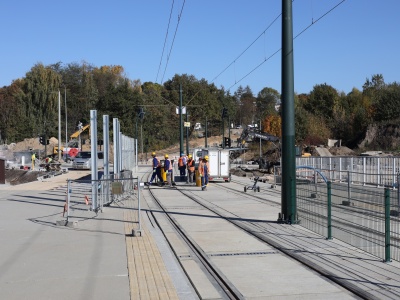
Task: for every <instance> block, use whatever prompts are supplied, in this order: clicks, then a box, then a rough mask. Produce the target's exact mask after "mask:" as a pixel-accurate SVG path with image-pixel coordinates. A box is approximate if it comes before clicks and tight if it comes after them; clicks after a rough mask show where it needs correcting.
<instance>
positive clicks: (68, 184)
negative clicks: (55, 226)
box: [66, 179, 71, 223]
mask: <svg viewBox="0 0 400 300" xmlns="http://www.w3.org/2000/svg"><path fill="white" fill-rule="evenodd" d="M70 191H71V181H70V180H69V179H67V203H66V204H67V223H68V218H69V203H70V198H69V197H70Z"/></svg>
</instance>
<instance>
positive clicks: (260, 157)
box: [259, 119, 262, 162]
mask: <svg viewBox="0 0 400 300" xmlns="http://www.w3.org/2000/svg"><path fill="white" fill-rule="evenodd" d="M259 130H260V135H261V134H262V132H261V119H260V129H259ZM261 158H262V150H261V137H260V162H261Z"/></svg>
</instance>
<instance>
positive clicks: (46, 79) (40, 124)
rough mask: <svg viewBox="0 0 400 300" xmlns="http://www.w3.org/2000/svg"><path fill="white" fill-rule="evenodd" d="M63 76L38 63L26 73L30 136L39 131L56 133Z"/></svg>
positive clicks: (25, 83)
mask: <svg viewBox="0 0 400 300" xmlns="http://www.w3.org/2000/svg"><path fill="white" fill-rule="evenodd" d="M61 81H62V79H61V76H60V74H58V73H57V72H56V71H54V70H53V69H52V68H51V67H45V66H44V65H43V64H41V63H38V64H36V65H35V66H33V67H32V68H31V70H30V71H29V72H28V73H26V77H25V79H24V87H23V91H24V98H23V101H24V104H25V112H26V117H27V119H28V120H29V123H30V130H29V132H27V135H28V136H35V135H37V133H38V132H39V131H48V132H50V133H54V132H56V130H57V128H58V125H57V120H58V118H57V111H58V94H57V93H58V91H59V88H60V85H61Z"/></svg>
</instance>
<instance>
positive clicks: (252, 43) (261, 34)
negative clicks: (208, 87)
mask: <svg viewBox="0 0 400 300" xmlns="http://www.w3.org/2000/svg"><path fill="white" fill-rule="evenodd" d="M281 15H282V13H280V14H279V15H278V16H277V17H276V18H275V19H274V20H273V21H272V22H271V24H269V25H268V27H267V28H265V29H264V31H263V32H261V33H260V35H259V36H258V37H257V38H256V39H255V40H254V41H253V42H251V44H250V45H249V46H247V48H246V49H244V50H243V51H242V53H240V54H239V56H238V57H236V58H235V59H234V60H233V61H232V62H231V63H230V64H229V65H228V66H227V67H226V68H225V69H223V70H222V71H221V72H220V73H219V74H218V75H217V76H215V78H214V79H213V80H212V81H211V83H212V82H214V81H215V80H216V79H217V78H218V77H219V76H220V75H221V74H223V73H224V72H225V71H226V70H227V69H228V68H229V67H230V66H232V65H233V64H234V63H236V61H237V60H238V59H239V58H240V57H241V56H242V55H243V54H244V53H245V52H246V51H247V50H249V49H250V47H251V46H253V45H254V43H255V42H257V41H258V39H259V38H260V37H261V36H263V34H265V32H266V31H267V30H268V29H269V28H270V27H271V26H272V25H273V24H274V23H275V22H276V20H278V19H279V17H280V16H281Z"/></svg>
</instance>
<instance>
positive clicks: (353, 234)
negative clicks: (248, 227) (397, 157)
mask: <svg viewBox="0 0 400 300" xmlns="http://www.w3.org/2000/svg"><path fill="white" fill-rule="evenodd" d="M276 171H277V172H279V170H276ZM328 171H329V170H328ZM336 172H338V171H336ZM341 173H342V174H337V175H338V177H333V176H327V174H328V175H329V174H330V172H327V170H318V169H315V168H313V167H309V166H298V167H297V168H296V208H297V209H296V211H297V216H296V219H297V221H298V224H299V225H301V226H303V227H305V228H307V229H309V230H311V231H313V232H315V233H317V234H319V235H322V236H325V237H326V238H327V239H332V238H335V239H338V240H341V241H343V242H345V243H347V244H350V245H352V246H354V247H356V248H358V249H361V250H363V251H366V252H368V253H370V254H372V255H375V256H377V257H379V258H382V260H383V261H386V262H389V261H390V260H392V259H393V260H396V261H400V217H399V216H400V190H399V189H398V188H397V187H396V185H392V184H388V185H390V186H391V187H384V186H383V185H382V184H380V185H378V184H370V185H366V184H365V182H363V181H361V182H359V184H355V183H354V181H352V178H354V177H356V175H357V176H360V178H363V176H362V174H358V173H357V172H350V171H342V172H341ZM354 173H355V174H354ZM369 175H370V178H376V179H378V178H381V181H380V182H383V179H384V178H385V176H389V174H369ZM277 177H279V176H277ZM340 177H341V179H340V180H339V179H337V178H340ZM398 177H399V176H398V175H397V176H395V182H398V179H399V178H398ZM334 178H336V181H333V179H334Z"/></svg>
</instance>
